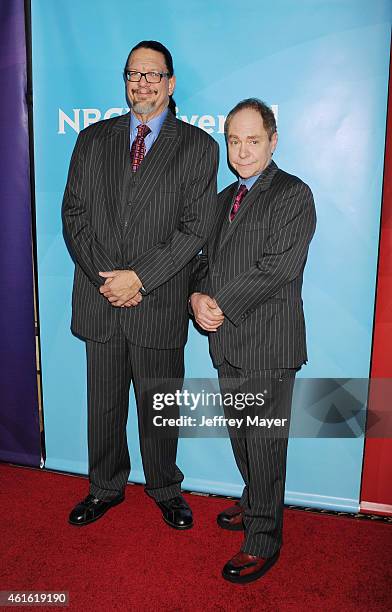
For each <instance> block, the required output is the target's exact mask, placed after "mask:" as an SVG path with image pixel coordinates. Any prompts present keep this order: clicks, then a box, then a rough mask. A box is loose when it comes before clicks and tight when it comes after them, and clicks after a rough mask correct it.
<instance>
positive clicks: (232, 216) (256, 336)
mask: <svg viewBox="0 0 392 612" xmlns="http://www.w3.org/2000/svg"><path fill="white" fill-rule="evenodd" d="M225 135H226V142H227V148H228V157H229V161H230V165H231V167H232V169H233V170H234V172H235V173H236V174H237V175H238V177H239V180H238V181H237V182H235V183H233V184H232V185H230V186H229V187H227V188H226V189H224V190H223V191H222V192H221V193H220V194H219V196H218V212H217V216H216V220H215V225H214V230H213V232H212V235H211V236H210V238H209V240H208V242H207V245H206V247H205V248H204V250H203V253H202V255H200V256H199V257H198V258H197V259H196V265H195V277H194V278H195V282H194V287H193V289H194V293H193V294H192V295H191V300H190V301H191V307H192V310H193V313H194V316H195V319H196V321H197V323H198V324H199V325H200V327H201V328H202V329H204V330H205V331H207V332H209V341H210V352H211V355H212V359H213V361H214V365H215V366H216V367H217V368H218V374H219V382H220V386H221V390H222V393H227V392H231V393H233V391H238V390H240V391H241V392H242V393H248V394H249V395H250V398H252V397H253V398H255V396H256V394H257V393H259V394H260V393H261V394H262V395H263V398H264V403H263V405H260V404H259V406H257V405H256V404H257V402H256V404H254V405H253V406H252V407H251V408H248V412H247V414H245V415H244V413H241V417H244V416H245V419H244V425H243V426H242V428H241V430H240V431H237V433H234V432H233V431H231V429H229V434H230V439H231V443H232V447H233V452H234V456H235V459H236V462H237V465H238V468H239V470H240V472H241V475H242V477H243V479H244V482H245V487H244V491H243V494H242V497H241V500H240V501H239V502H238V503H237V504H235V505H234V506H232V507H230V508H228V509H227V510H225V511H224V512H222V513H221V514H220V515H219V516H218V524H219V525H220V527H222V528H224V529H228V530H244V532H245V539H244V542H243V545H242V547H241V550H240V551H239V552H238V553H237V554H236V555H234V556H233V557H232V558H231V559H230V561H228V562H227V563H226V565H225V567H224V568H223V577H224V578H225V579H227V580H229V581H231V582H235V583H244V582H250V581H253V580H256V579H257V578H260V577H261V576H262V575H264V574H265V573H266V572H267V571H268V570H269V568H270V567H272V565H273V564H274V563H275V562H276V561H277V559H278V557H279V551H280V548H281V544H282V522H283V503H284V484H285V472H286V454H287V437H288V424H289V418H290V409H291V398H292V391H293V386H294V378H295V374H296V371H297V370H299V369H300V367H301V366H302V364H304V363H306V360H307V354H306V340H305V322H304V316H303V309H302V299H301V289H302V276H303V270H304V266H305V263H306V258H307V253H308V247H309V243H310V241H311V239H312V236H313V233H314V229H315V222H316V216H315V208H314V202H313V196H312V193H311V191H310V189H309V187H308V186H307V185H306V184H305V183H303V182H302V181H301V180H300V179H299V178H297V177H295V176H292V175H290V174H287V173H286V172H283V171H282V170H280V169H279V168H278V167H277V165H276V164H275V163H274V162H273V161H272V159H271V158H272V154H273V152H274V150H275V147H276V145H277V132H276V123H275V117H274V115H273V112H272V110H271V109H270V108H269V107H268V106H266V105H265V104H264V103H263V102H261V101H260V100H257V99H253V98H251V99H248V100H243V101H242V102H240V103H239V104H237V106H235V107H234V108H233V110H232V111H231V112H230V113H229V115H228V116H227V119H226V123H225ZM251 403H252V402H251ZM224 409H225V413H226V416H227V417H229V418H230V417H233V416H235V413H236V410H235V408H228V407H226V406H225V407H224ZM244 412H245V411H244ZM237 416H238V412H237ZM247 417H248V418H247ZM255 417H256V419H255ZM267 417H268V418H272V419H278V420H277V421H275V423H280V424H281V422H282V421H283V419H286V421H285V423H286V424H287V426H286V429H285V430H284V429H283V431H282V430H281V429H278V426H276V429H275V430H268V434H267V433H265V430H264V429H263V428H262V427H259V426H258V425H257V424H256V423H258V422H259V421H258V419H259V418H267ZM279 419H280V421H279Z"/></svg>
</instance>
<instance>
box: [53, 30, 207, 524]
mask: <svg viewBox="0 0 392 612" xmlns="http://www.w3.org/2000/svg"><path fill="white" fill-rule="evenodd" d="M124 80H125V84H126V92H127V97H128V101H129V105H130V107H131V112H129V113H128V114H126V115H123V116H121V117H116V118H113V119H109V120H106V121H101V122H99V123H96V124H94V125H92V126H90V127H88V128H87V129H85V130H83V131H82V132H81V133H80V134H79V137H78V139H77V143H76V146H75V149H74V152H73V155H72V160H71V165H70V171H69V176H68V182H67V186H66V189H65V195H64V201H63V223H64V233H65V237H66V240H67V243H68V245H69V249H70V252H71V254H72V257H73V259H74V261H75V279H74V289H73V304H72V306H73V310H72V331H73V332H74V333H75V334H77V335H78V336H81V337H82V338H83V339H85V341H86V349H87V371H88V448H89V480H90V491H89V495H88V496H87V497H86V498H85V499H84V500H83V501H81V502H80V503H79V504H77V505H76V506H75V508H74V509H73V510H72V512H71V514H70V517H69V522H70V523H71V524H72V525H87V524H89V523H91V522H93V521H96V520H97V519H99V518H101V517H102V516H103V514H104V513H105V512H106V511H107V510H109V509H110V508H111V507H112V506H114V505H116V504H119V503H121V502H122V501H123V500H124V490H125V486H126V483H127V480H128V476H129V472H130V459H129V453H128V446H127V438H126V423H127V417H128V401H129V399H128V395H129V387H130V381H131V380H132V382H133V385H134V390H135V395H136V401H137V410H138V424H139V438H140V448H141V455H142V461H143V467H144V474H145V478H146V492H147V494H148V495H149V496H151V497H152V498H153V499H154V500H155V501H156V503H157V505H158V506H159V508H160V510H161V512H162V515H163V518H164V520H165V521H166V523H167V524H169V525H170V526H171V527H174V528H176V529H188V528H190V527H192V524H193V518H192V512H191V509H190V508H189V506H188V504H187V503H186V501H185V500H184V498H183V497H182V495H181V488H180V485H181V481H182V480H183V474H182V473H181V471H180V469H179V468H178V467H177V465H176V451H177V439H170V440H164V439H153V438H152V437H149V436H148V435H146V433H148V432H146V431H145V422H146V419H145V418H144V417H145V415H146V413H148V411H149V410H151V406H150V405H149V402H148V394H147V393H146V388H147V386H148V381H149V380H150V379H152V378H153V379H154V380H155V381H156V380H157V379H159V380H161V381H162V384H163V383H164V381H167V380H168V379H177V381H178V384H179V385H180V386H181V380H182V378H183V375H184V355H183V347H184V344H185V342H186V338H187V330H188V305H187V301H188V287H189V278H190V273H191V269H192V260H193V258H194V256H195V255H196V254H197V253H198V252H199V251H200V249H201V247H202V246H203V244H204V243H205V241H206V239H207V236H208V234H209V232H210V230H211V224H212V218H213V214H214V210H215V206H216V172H217V160H218V150H217V149H218V147H217V144H216V142H215V141H214V140H213V139H212V138H211V137H210V136H209V135H208V134H206V133H205V132H204V131H202V130H200V129H199V128H196V127H194V126H191V125H188V124H185V123H182V122H181V121H178V120H177V119H176V118H175V116H174V115H173V113H172V112H171V110H170V107H171V106H172V105H173V103H172V98H171V96H172V94H173V91H174V87H175V76H174V73H173V61H172V57H171V55H170V52H169V51H168V50H167V49H166V47H164V46H163V45H162V44H161V43H158V42H156V41H142V42H141V43H139V44H138V45H136V46H135V47H134V48H133V49H132V50H131V52H130V54H129V56H128V59H127V62H126V65H125V70H124ZM165 384H166V383H165ZM173 384H175V383H173ZM166 390H167V385H166ZM147 420H148V419H147Z"/></svg>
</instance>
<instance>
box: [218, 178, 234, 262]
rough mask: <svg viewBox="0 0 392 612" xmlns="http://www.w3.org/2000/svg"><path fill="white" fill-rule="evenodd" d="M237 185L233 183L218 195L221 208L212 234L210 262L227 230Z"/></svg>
mask: <svg viewBox="0 0 392 612" xmlns="http://www.w3.org/2000/svg"><path fill="white" fill-rule="evenodd" d="M237 185H238V183H233V184H232V185H229V187H226V189H225V190H224V191H223V193H221V194H220V195H219V203H220V206H221V209H220V212H219V214H218V215H217V220H216V227H215V228H214V229H215V231H213V232H212V236H213V242H212V249H211V252H212V260H214V259H215V254H216V253H217V251H218V250H219V248H220V243H221V241H222V239H223V236H225V235H226V232H227V230H228V228H229V225H230V221H229V214H230V210H231V207H232V205H233V199H234V194H235V193H236V191H237Z"/></svg>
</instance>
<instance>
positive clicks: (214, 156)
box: [129, 139, 219, 293]
mask: <svg viewBox="0 0 392 612" xmlns="http://www.w3.org/2000/svg"><path fill="white" fill-rule="evenodd" d="M218 156H219V149H218V145H217V143H216V142H215V141H214V140H212V139H211V141H210V142H209V143H208V146H207V147H206V148H205V149H204V150H203V152H202V154H201V156H200V157H199V159H197V160H195V163H194V164H193V167H192V168H190V169H189V173H190V175H189V176H188V177H187V181H186V187H185V193H184V196H183V197H184V205H183V210H182V214H181V219H180V222H179V224H178V227H177V229H176V230H175V231H174V232H173V234H172V235H171V236H170V238H169V239H168V240H167V241H166V242H164V243H161V244H157V245H155V246H154V247H152V248H151V249H150V250H149V251H147V252H146V253H143V255H142V256H140V257H139V258H138V259H137V260H136V261H134V262H132V263H130V264H129V267H130V268H131V269H132V270H134V271H135V272H136V274H137V275H138V277H139V279H140V280H141V282H142V285H143V288H144V291H145V293H149V292H150V291H152V290H153V289H156V288H157V287H159V286H160V285H162V284H163V283H165V282H166V281H168V280H169V279H170V278H171V277H172V276H174V275H175V274H176V273H177V272H178V271H179V270H181V269H182V268H183V267H184V266H186V265H187V264H188V263H189V262H190V261H191V259H192V258H194V257H195V255H196V254H197V253H198V252H199V251H200V249H201V248H202V247H203V245H204V244H205V242H206V240H207V238H208V235H209V233H210V231H211V228H212V222H213V218H214V214H215V209H216V197H217V187H216V175H217V170H218Z"/></svg>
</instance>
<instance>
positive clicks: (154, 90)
mask: <svg viewBox="0 0 392 612" xmlns="http://www.w3.org/2000/svg"><path fill="white" fill-rule="evenodd" d="M132 93H134V94H135V93H136V94H138V93H155V94H156V93H158V90H157V89H148V90H147V91H141V90H140V89H132Z"/></svg>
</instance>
